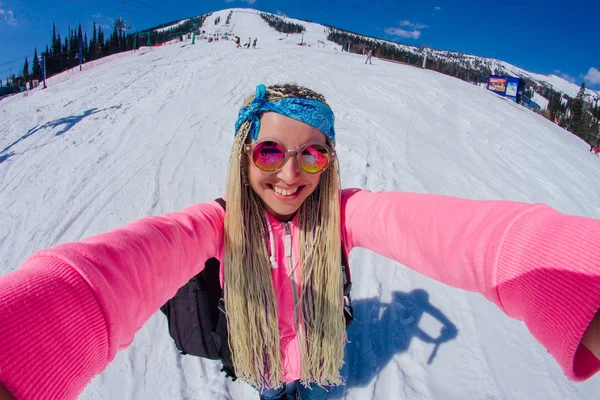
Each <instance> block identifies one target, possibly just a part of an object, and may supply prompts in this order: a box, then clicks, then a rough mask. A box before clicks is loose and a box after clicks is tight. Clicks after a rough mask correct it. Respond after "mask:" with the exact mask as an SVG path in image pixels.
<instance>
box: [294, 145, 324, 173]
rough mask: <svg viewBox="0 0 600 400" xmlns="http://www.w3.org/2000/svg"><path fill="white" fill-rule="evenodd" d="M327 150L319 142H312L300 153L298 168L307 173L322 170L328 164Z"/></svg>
mask: <svg viewBox="0 0 600 400" xmlns="http://www.w3.org/2000/svg"><path fill="white" fill-rule="evenodd" d="M330 157H331V155H330V154H329V150H327V147H325V146H321V145H320V144H312V145H310V146H308V147H307V148H305V149H304V151H303V152H302V154H300V168H302V169H303V170H304V171H306V172H308V173H309V174H316V173H317V172H321V171H323V170H324V169H325V168H326V167H327V165H328V164H329V158H330Z"/></svg>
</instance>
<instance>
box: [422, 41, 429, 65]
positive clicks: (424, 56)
mask: <svg viewBox="0 0 600 400" xmlns="http://www.w3.org/2000/svg"><path fill="white" fill-rule="evenodd" d="M423 53H425V54H424V55H423V69H425V67H426V65H427V56H428V55H429V47H428V46H427V43H426V44H424V45H423Z"/></svg>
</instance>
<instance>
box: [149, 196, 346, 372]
mask: <svg viewBox="0 0 600 400" xmlns="http://www.w3.org/2000/svg"><path fill="white" fill-rule="evenodd" d="M215 201H217V202H218V203H219V204H220V205H221V206H222V207H223V209H225V208H226V206H225V200H223V199H222V198H219V199H216V200H215ZM219 269H220V263H219V260H217V259H216V258H210V259H208V260H207V261H206V263H205V265H204V269H203V270H202V271H201V272H200V273H199V274H198V275H196V276H195V277H193V278H192V279H190V280H189V282H188V283H186V284H185V285H183V286H182V287H181V288H179V290H178V291H177V293H176V294H175V296H174V297H173V298H171V299H169V300H168V301H167V302H166V303H165V304H164V305H163V306H162V307H161V308H160V310H161V311H162V312H163V313H164V314H165V316H166V317H167V322H168V324H169V334H170V335H171V337H172V338H173V340H174V341H175V345H176V346H177V349H178V350H179V351H180V352H181V354H184V355H185V354H189V355H193V356H197V357H202V358H209V359H211V360H221V362H222V363H223V368H221V371H222V372H224V373H225V376H226V377H228V378H229V377H230V378H232V380H233V381H235V380H236V379H237V377H236V376H235V370H234V368H233V364H232V362H231V353H230V350H229V341H228V334H227V316H226V312H225V300H224V299H223V289H222V288H221V282H220V280H219ZM342 273H343V279H344V318H345V320H346V328H347V327H348V326H350V324H351V323H352V321H353V319H354V310H353V308H352V299H351V298H350V291H351V289H352V281H351V279H350V269H349V267H348V259H347V257H346V254H345V252H344V248H343V246H342Z"/></svg>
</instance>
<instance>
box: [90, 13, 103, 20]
mask: <svg viewBox="0 0 600 400" xmlns="http://www.w3.org/2000/svg"><path fill="white" fill-rule="evenodd" d="M92 18H97V19H100V18H102V14H100V13H96V14H93V15H92Z"/></svg>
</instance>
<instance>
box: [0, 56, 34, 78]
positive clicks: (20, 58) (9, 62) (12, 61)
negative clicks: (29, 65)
mask: <svg viewBox="0 0 600 400" xmlns="http://www.w3.org/2000/svg"><path fill="white" fill-rule="evenodd" d="M39 54H41V53H38V55H39ZM29 57H33V54H29V55H27V56H23V57H19V58H15V59H14V60H10V61H6V62H4V63H2V64H0V67H2V66H4V65H8V64H14V63H17V62H19V61H22V60H23V59H24V58H27V59H28V58H29ZM0 73H1V72H0Z"/></svg>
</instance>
